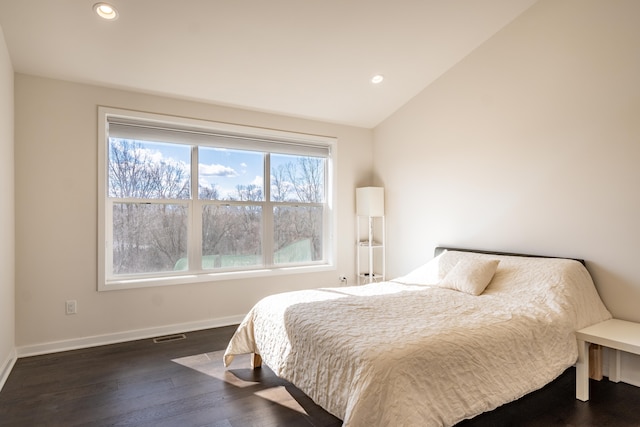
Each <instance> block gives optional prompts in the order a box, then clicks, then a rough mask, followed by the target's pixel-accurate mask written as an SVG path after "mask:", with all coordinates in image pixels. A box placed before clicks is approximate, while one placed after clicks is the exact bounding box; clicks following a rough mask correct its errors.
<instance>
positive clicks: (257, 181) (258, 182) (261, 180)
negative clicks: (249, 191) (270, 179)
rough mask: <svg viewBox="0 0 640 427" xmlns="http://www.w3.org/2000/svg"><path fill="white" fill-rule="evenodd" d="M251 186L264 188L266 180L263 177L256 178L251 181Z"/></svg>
mask: <svg viewBox="0 0 640 427" xmlns="http://www.w3.org/2000/svg"><path fill="white" fill-rule="evenodd" d="M251 184H253V185H256V186H258V187H261V188H262V184H264V178H263V177H261V176H256V177H255V178H254V180H253V181H251Z"/></svg>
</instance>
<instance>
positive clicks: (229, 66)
mask: <svg viewBox="0 0 640 427" xmlns="http://www.w3.org/2000/svg"><path fill="white" fill-rule="evenodd" d="M96 1H97V0H47V1H43V0H0V26H1V27H2V30H3V31H4V36H5V41H6V44H7V46H8V49H9V53H10V55H11V61H12V63H13V67H14V70H15V71H16V72H18V73H24V74H31V75H37V76H45V77H51V78H56V79H62V80H69V81H74V82H80V83H90V84H97V85H102V86H107V87H113V88H120V89H127V90H134V91H140V92H145V93H153V94H159V95H166V96H171V97H177V98H183V99H191V100H197V101H203V102H209V103H215V104H220V105H227V106H235V107H241V108H245V109H251V110H258V111H266V112H273V113H279V114H285V115H290V116H296V117H304V118H311V119H317V120H322V121H327V122H333V123H340V124H348V125H353V126H359V127H365V128H373V127H375V126H376V125H377V124H379V123H380V122H381V121H382V120H384V119H385V118H387V117H388V116H389V115H390V114H392V113H393V112H394V111H396V110H397V109H398V108H399V107H401V106H402V105H403V104H405V103H406V102H407V101H409V100H410V99H411V98H412V97H414V96H415V95H417V94H418V93H419V92H420V91H422V90H423V89H424V88H425V87H426V86H428V85H429V84H430V83H432V82H433V81H434V80H435V79H437V78H438V77H439V76H440V75H442V74H443V73H444V72H446V71H447V70H448V69H449V68H451V67H452V66H453V65H455V64H456V63H457V62H458V61H460V60H461V59H462V58H464V57H465V56H466V55H468V54H469V53H470V52H471V51H473V50H474V49H475V48H476V47H478V46H479V45H480V44H482V43H483V42H484V41H485V40H487V39H488V38H490V37H491V36H492V35H493V34H495V33H496V32H497V31H499V30H500V29H501V28H502V27H504V26H505V25H506V24H508V23H509V22H511V21H512V20H513V19H514V18H515V17H517V16H518V15H519V14H521V13H522V12H523V11H524V10H526V9H527V8H529V7H530V6H531V5H532V4H533V3H535V1H536V0H393V1H392V0H269V1H267V0H111V1H110V3H111V4H113V5H114V6H115V7H116V8H117V9H118V11H119V18H118V19H117V20H115V21H111V22H108V21H104V20H102V19H101V18H99V17H98V16H97V15H96V14H95V13H94V11H93V4H94V3H95V2H96ZM375 74H383V75H384V76H385V80H384V81H383V82H382V83H381V84H378V85H374V84H372V83H371V82H370V79H371V77H372V76H373V75H375Z"/></svg>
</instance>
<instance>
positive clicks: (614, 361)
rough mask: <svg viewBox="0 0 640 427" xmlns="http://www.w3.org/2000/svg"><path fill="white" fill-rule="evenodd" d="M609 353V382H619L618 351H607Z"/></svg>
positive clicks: (610, 349) (611, 349)
mask: <svg viewBox="0 0 640 427" xmlns="http://www.w3.org/2000/svg"><path fill="white" fill-rule="evenodd" d="M607 351H608V352H609V381H613V382H614V383H617V382H620V350H616V349H613V348H609V349H607Z"/></svg>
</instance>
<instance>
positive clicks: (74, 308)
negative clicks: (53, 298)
mask: <svg viewBox="0 0 640 427" xmlns="http://www.w3.org/2000/svg"><path fill="white" fill-rule="evenodd" d="M65 310H66V313H67V314H76V313H77V312H78V301H76V300H74V299H70V300H67V302H66V303H65Z"/></svg>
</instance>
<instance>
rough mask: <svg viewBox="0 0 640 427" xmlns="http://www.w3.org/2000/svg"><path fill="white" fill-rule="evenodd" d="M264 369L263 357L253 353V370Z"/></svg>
mask: <svg viewBox="0 0 640 427" xmlns="http://www.w3.org/2000/svg"><path fill="white" fill-rule="evenodd" d="M260 367H262V357H260V355H259V354H256V353H253V354H252V355H251V369H258V368H260Z"/></svg>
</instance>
